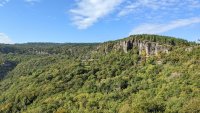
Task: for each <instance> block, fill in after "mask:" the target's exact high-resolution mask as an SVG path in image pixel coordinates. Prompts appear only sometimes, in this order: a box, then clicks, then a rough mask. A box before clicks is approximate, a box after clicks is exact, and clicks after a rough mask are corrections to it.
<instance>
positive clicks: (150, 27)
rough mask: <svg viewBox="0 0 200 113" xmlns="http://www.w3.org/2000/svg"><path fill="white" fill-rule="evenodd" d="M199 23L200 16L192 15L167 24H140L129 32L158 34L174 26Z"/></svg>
mask: <svg viewBox="0 0 200 113" xmlns="http://www.w3.org/2000/svg"><path fill="white" fill-rule="evenodd" d="M198 23H200V17H193V18H188V19H179V20H175V21H171V22H169V23H167V24H148V23H146V24H142V25H140V26H138V27H136V28H134V29H133V30H132V31H131V32H130V34H159V33H164V32H167V31H170V30H173V29H176V28H180V27H185V26H188V25H191V24H198Z"/></svg>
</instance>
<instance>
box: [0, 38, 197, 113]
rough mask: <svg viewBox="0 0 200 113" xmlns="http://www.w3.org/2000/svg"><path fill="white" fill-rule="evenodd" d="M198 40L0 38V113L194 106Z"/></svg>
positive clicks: (187, 109)
mask: <svg viewBox="0 0 200 113" xmlns="http://www.w3.org/2000/svg"><path fill="white" fill-rule="evenodd" d="M199 65H200V46H199V45H198V44H197V43H192V42H188V41H186V40H183V39H177V38H173V37H166V36H158V35H133V36H130V37H127V38H124V39H121V40H116V41H109V42H105V43H94V44H86V43H85V44H81V43H79V44H70V43H68V44H53V43H28V44H16V45H3V44H1V45H0V79H1V80H0V113H88V112H90V113H163V112H166V113H199V112H200V107H199V106H200V82H199V81H200V66H199Z"/></svg>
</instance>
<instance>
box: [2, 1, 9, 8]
mask: <svg viewBox="0 0 200 113" xmlns="http://www.w3.org/2000/svg"><path fill="white" fill-rule="evenodd" d="M9 1H10V0H0V7H3V6H4V5H5V4H7V3H8V2H9Z"/></svg>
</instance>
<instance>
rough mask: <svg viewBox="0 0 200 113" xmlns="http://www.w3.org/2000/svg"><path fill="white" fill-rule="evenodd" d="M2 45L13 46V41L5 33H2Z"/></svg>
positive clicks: (0, 36) (0, 41) (0, 39)
mask: <svg viewBox="0 0 200 113" xmlns="http://www.w3.org/2000/svg"><path fill="white" fill-rule="evenodd" d="M0 43H4V44H13V42H12V40H11V39H10V38H9V37H8V36H7V35H6V34H4V33H0Z"/></svg>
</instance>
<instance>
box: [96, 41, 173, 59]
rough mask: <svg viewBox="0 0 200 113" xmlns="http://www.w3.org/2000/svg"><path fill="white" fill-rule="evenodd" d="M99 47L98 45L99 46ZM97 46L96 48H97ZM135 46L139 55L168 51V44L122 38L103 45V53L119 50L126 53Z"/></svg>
mask: <svg viewBox="0 0 200 113" xmlns="http://www.w3.org/2000/svg"><path fill="white" fill-rule="evenodd" d="M99 48H100V47H99ZM99 48H98V49H99ZM134 48H137V49H138V51H139V55H141V54H145V55H146V56H151V55H158V53H169V51H170V45H160V44H159V43H157V42H151V41H142V40H131V39H130V40H123V41H119V42H116V43H115V44H110V43H107V44H105V45H104V50H103V51H104V53H105V54H107V53H109V52H111V51H113V50H114V51H120V50H122V51H123V52H124V53H128V51H131V50H133V49H134Z"/></svg>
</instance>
